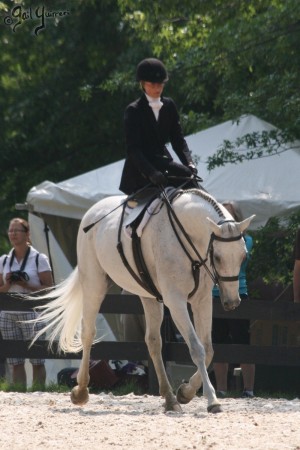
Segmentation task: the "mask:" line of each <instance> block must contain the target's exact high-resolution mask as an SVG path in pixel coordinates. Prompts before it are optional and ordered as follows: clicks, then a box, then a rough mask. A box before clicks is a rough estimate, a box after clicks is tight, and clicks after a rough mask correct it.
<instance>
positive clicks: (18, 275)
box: [9, 270, 29, 283]
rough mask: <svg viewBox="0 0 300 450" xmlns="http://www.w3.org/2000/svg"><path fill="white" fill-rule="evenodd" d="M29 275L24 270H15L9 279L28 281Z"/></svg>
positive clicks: (12, 280)
mask: <svg viewBox="0 0 300 450" xmlns="http://www.w3.org/2000/svg"><path fill="white" fill-rule="evenodd" d="M28 280H29V276H28V273H26V272H22V271H21V270H15V271H14V272H11V274H10V278H9V281H10V282H11V283H13V282H16V281H28Z"/></svg>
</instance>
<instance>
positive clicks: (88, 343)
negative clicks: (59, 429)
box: [71, 299, 100, 405]
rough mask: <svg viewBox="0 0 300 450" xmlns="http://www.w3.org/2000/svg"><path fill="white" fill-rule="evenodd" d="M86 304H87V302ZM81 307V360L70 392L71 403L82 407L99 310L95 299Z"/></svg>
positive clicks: (85, 401)
mask: <svg viewBox="0 0 300 450" xmlns="http://www.w3.org/2000/svg"><path fill="white" fill-rule="evenodd" d="M87 304H88V302H87ZM87 304H86V305H84V307H83V317H82V322H81V323H82V330H81V340H82V346H83V349H82V359H81V362H80V367H79V371H78V374H77V383H78V385H77V386H75V387H74V388H73V389H72V391H71V401H72V403H74V404H75V405H84V404H85V403H87V402H88V400H89V389H88V384H89V381H90V375H89V363H90V355H91V347H92V344H93V341H94V339H95V336H96V318H97V314H98V312H99V308H100V301H99V300H98V299H97V300H96V299H95V301H94V302H92V301H91V302H90V303H89V304H88V307H87Z"/></svg>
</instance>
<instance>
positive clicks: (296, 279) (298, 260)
mask: <svg viewBox="0 0 300 450" xmlns="http://www.w3.org/2000/svg"><path fill="white" fill-rule="evenodd" d="M293 288H294V302H295V303H299V302H300V228H299V230H298V231H297V236H296V241H295V263H294V272H293Z"/></svg>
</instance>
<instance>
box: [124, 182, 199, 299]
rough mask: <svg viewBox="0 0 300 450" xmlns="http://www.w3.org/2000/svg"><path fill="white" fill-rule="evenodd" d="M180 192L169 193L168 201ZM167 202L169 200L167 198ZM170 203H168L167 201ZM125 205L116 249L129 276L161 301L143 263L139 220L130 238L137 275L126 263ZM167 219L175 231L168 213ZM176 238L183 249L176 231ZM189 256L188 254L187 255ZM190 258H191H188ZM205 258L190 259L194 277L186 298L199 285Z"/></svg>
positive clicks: (160, 296) (133, 226) (133, 227)
mask: <svg viewBox="0 0 300 450" xmlns="http://www.w3.org/2000/svg"><path fill="white" fill-rule="evenodd" d="M180 194H182V190H176V191H175V192H174V193H173V195H171V198H170V201H171V202H172V201H173V199H174V198H175V197H177V196H178V195H180ZM152 200H153V198H152V199H151V201H152ZM151 201H150V202H149V203H148V204H147V205H146V206H145V208H144V210H146V209H147V207H148V206H149V204H150V203H151ZM168 203H169V200H168ZM169 204H170V203H169ZM125 207H126V203H125V204H124V205H123V210H122V215H121V220H120V225H119V230H118V244H117V249H118V252H119V254H120V256H121V259H122V261H123V264H124V266H125V267H126V269H127V270H128V272H129V273H130V274H131V276H132V277H133V278H134V280H135V281H136V282H137V283H138V284H139V285H140V286H141V287H142V288H143V289H145V290H146V291H147V292H149V293H150V294H151V295H152V296H154V297H155V298H156V299H157V300H158V301H159V302H162V301H163V298H162V295H161V293H160V292H159V290H158V289H157V288H156V286H155V284H154V282H153V280H152V278H151V275H150V273H149V270H148V267H147V265H146V263H145V259H144V256H143V252H142V246H141V238H140V237H139V236H138V235H137V233H136V228H137V226H138V223H139V220H138V221H137V222H136V223H133V224H132V235H131V239H132V253H133V258H134V262H135V265H136V268H137V272H138V275H137V274H136V273H135V271H134V270H133V269H132V267H131V266H130V264H129V263H128V260H127V258H126V256H125V254H124V250H123V244H122V242H121V230H122V226H123V224H124V213H125ZM139 218H140V216H139ZM169 219H170V223H171V225H172V227H173V230H174V231H175V227H174V223H173V220H172V218H171V217H170V215H169ZM176 236H177V239H178V240H179V242H180V244H181V246H182V247H183V249H184V250H185V248H184V246H183V244H182V242H181V240H180V238H179V236H178V233H176ZM187 255H188V253H187ZM188 256H189V255H188ZM190 259H191V258H190ZM206 261H207V260H206V259H205V260H202V259H201V258H200V261H193V260H191V263H192V264H191V266H192V274H193V278H194V282H195V286H194V289H193V290H192V291H191V292H190V293H189V295H188V298H191V297H192V296H193V295H194V293H195V292H196V291H197V289H198V287H199V280H200V268H201V266H202V265H203V264H204V265H205V263H206Z"/></svg>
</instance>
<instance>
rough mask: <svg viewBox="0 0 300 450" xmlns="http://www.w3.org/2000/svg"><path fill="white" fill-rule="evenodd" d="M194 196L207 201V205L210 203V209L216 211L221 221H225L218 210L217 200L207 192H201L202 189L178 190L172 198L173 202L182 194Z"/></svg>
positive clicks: (219, 209) (222, 214) (221, 212)
mask: <svg viewBox="0 0 300 450" xmlns="http://www.w3.org/2000/svg"><path fill="white" fill-rule="evenodd" d="M187 193H189V194H195V195H198V197H201V198H203V200H205V201H207V202H208V203H210V204H211V205H212V207H213V208H214V210H215V211H216V213H217V214H218V216H219V217H220V218H221V219H225V216H224V213H223V211H222V210H221V208H220V205H219V203H218V202H217V200H216V199H215V198H214V197H212V196H211V195H210V194H209V193H208V192H206V191H203V190H202V189H197V188H191V189H185V190H179V191H177V193H176V195H175V196H174V199H173V201H174V200H176V198H178V197H179V196H181V195H182V194H187Z"/></svg>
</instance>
